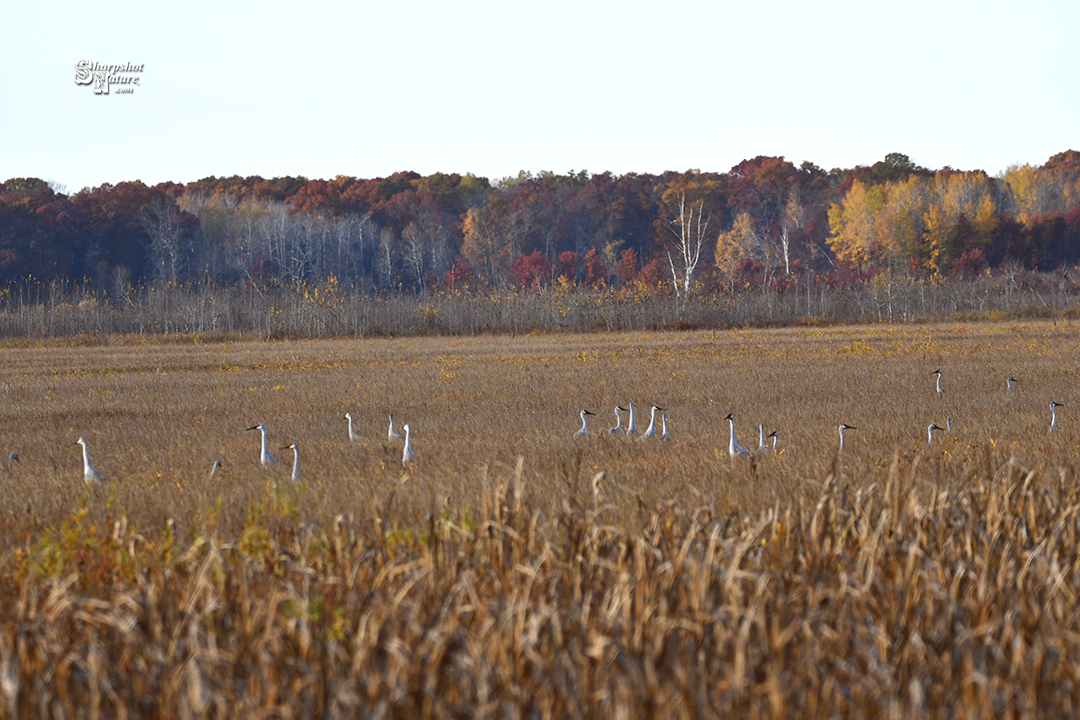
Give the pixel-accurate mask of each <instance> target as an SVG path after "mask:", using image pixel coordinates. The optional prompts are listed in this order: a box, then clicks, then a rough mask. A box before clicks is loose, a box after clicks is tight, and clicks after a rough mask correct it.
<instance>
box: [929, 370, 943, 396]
mask: <svg viewBox="0 0 1080 720" xmlns="http://www.w3.org/2000/svg"><path fill="white" fill-rule="evenodd" d="M930 374H931V375H937V394H938V397H941V396H942V395H943V394H944V393H945V391H944V390H942V389H941V370H935V371H934V372H932V373H930Z"/></svg>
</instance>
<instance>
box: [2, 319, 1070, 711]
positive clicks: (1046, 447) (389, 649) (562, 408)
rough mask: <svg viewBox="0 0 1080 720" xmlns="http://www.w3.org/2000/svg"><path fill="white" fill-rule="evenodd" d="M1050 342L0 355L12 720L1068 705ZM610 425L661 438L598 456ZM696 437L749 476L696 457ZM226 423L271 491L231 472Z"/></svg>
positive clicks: (393, 345)
mask: <svg viewBox="0 0 1080 720" xmlns="http://www.w3.org/2000/svg"><path fill="white" fill-rule="evenodd" d="M1078 344H1080V326H1077V325H1076V324H1071V323H1065V324H1063V323H1058V324H1055V325H1051V324H1038V323H1033V324H1017V323H1010V324H997V325H995V324H986V325H970V326H965V325H947V326H945V325H935V326H919V327H914V328H911V327H907V328H894V327H871V328H842V329H814V330H780V331H765V332H745V331H740V332H725V333H715V334H714V333H679V334H637V333H635V334H626V335H624V334H620V335H589V336H525V337H516V338H510V337H497V338H468V339H456V338H426V339H408V340H396V339H379V340H363V341H323V342H298V343H271V344H259V343H252V344H246V343H238V344H225V345H217V344H215V345H189V346H175V345H173V346H156V345H148V346H132V345H117V346H113V347H100V348H49V349H24V350H8V351H3V356H4V357H3V361H4V364H3V367H4V368H5V369H4V372H3V376H2V382H3V385H2V387H0V394H2V396H3V398H4V403H3V408H2V410H0V441H2V442H3V447H0V449H2V450H3V451H4V452H5V453H7V452H17V453H18V454H19V456H20V458H21V462H19V463H18V464H15V465H12V466H9V467H5V468H4V472H3V473H2V474H0V507H2V508H3V510H2V513H3V533H2V537H0V539H2V543H3V545H2V548H0V549H2V552H3V553H4V554H3V565H2V568H3V570H2V574H0V602H2V608H3V613H4V614H3V617H4V620H3V624H2V628H0V651H2V658H0V659H2V663H0V676H2V677H0V689H2V690H3V692H4V695H5V698H6V699H7V705H6V709H7V712H8V715H10V716H17V715H22V716H29V715H32V714H55V713H57V712H66V713H67V714H68V715H69V716H78V715H79V714H80V713H86V712H90V711H89V710H87V709H88V708H98V709H102V710H103V711H105V712H109V713H110V714H117V715H120V714H123V712H127V713H131V714H134V715H154V716H159V717H173V716H181V717H184V716H187V717H200V716H219V717H220V716H233V715H237V714H254V713H257V712H258V713H263V712H285V711H288V712H291V713H295V714H301V715H310V714H327V715H331V716H353V715H379V714H382V715H386V716H410V717H412V716H416V715H431V716H451V715H461V714H470V715H471V714H492V715H506V716H520V715H522V714H525V715H529V716H532V715H536V716H566V715H569V716H573V715H597V714H601V715H602V714H612V715H621V716H626V717H630V716H655V715H658V714H665V715H671V714H674V715H675V716H719V715H725V714H729V713H731V712H739V713H742V714H748V715H758V716H773V717H777V716H782V715H786V714H789V713H790V712H792V711H793V710H795V709H796V708H798V710H799V711H801V712H803V713H804V714H806V715H808V716H835V715H854V716H896V717H911V716H919V715H924V716H950V717H951V716H956V715H957V714H958V713H959V714H963V713H968V714H969V715H972V716H986V715H1001V714H1006V715H1008V714H1015V715H1030V714H1034V713H1036V712H1040V713H1043V714H1045V712H1047V711H1050V712H1056V713H1068V712H1074V713H1075V712H1077V711H1078V709H1080V701H1078V698H1080V689H1078V688H1080V680H1078V677H1080V627H1078V616H1077V611H1076V609H1075V608H1076V597H1075V592H1076V590H1075V588H1076V587H1077V586H1078V580H1080V574H1078V573H1080V554H1078V552H1077V550H1076V542H1075V541H1076V536H1077V533H1078V531H1080V528H1078V518H1077V510H1078V509H1080V496H1078V493H1077V491H1076V489H1075V487H1074V480H1075V476H1074V464H1075V460H1076V454H1077V438H1078V432H1077V430H1076V429H1077V428H1080V422H1074V421H1073V420H1072V417H1071V415H1072V413H1080V397H1078V396H1080V393H1078V392H1077V385H1076V382H1075V380H1076V376H1075V365H1074V358H1075V357H1076V350H1077V346H1078ZM938 368H940V369H941V370H942V372H943V379H942V384H943V386H944V389H945V393H944V394H943V396H941V397H939V396H938V395H937V394H936V392H935V391H934V377H933V375H932V372H933V371H934V370H936V369H938ZM1010 375H1011V376H1013V377H1015V378H1017V379H1018V380H1019V382H1018V383H1017V384H1016V385H1014V388H1013V390H1012V392H1009V393H1007V392H1006V390H1005V378H1006V377H1007V376H1010ZM630 400H634V401H635V403H636V404H637V407H638V412H639V415H638V418H637V421H638V425H639V427H640V428H641V429H644V426H645V424H646V423H647V420H648V419H647V412H648V408H649V407H650V406H651V405H652V404H654V403H655V404H657V405H661V406H663V407H664V408H666V411H667V413H668V417H669V429H670V431H671V434H672V436H673V439H672V440H671V441H670V442H667V443H663V442H660V441H648V440H644V441H638V440H632V439H629V438H627V437H625V436H618V437H608V436H607V434H606V430H607V428H608V427H609V426H611V425H612V424H613V423H614V414H613V411H612V410H613V408H614V406H615V405H616V404H623V405H624V406H625V405H626V404H627V403H628V402H629V401H630ZM1051 400H1056V401H1057V402H1061V403H1063V404H1064V407H1063V408H1062V409H1061V412H1060V415H1059V423H1060V425H1061V428H1060V431H1059V432H1057V433H1053V434H1048V433H1047V429H1048V427H1049V422H1050V411H1049V408H1048V407H1047V406H1048V404H1049V402H1050V401H1051ZM582 408H588V409H590V410H592V411H593V412H595V413H597V417H595V418H590V420H591V423H590V433H591V435H590V437H587V438H576V437H574V432H575V431H576V430H577V428H578V427H579V425H580V423H579V420H578V412H579V410H580V409H582ZM345 412H350V413H352V415H353V417H354V418H355V419H356V429H357V432H358V433H360V434H361V435H364V436H366V437H367V438H369V439H368V440H367V441H366V442H361V443H350V442H349V441H348V439H347V437H346V429H345V419H344V413H345ZM391 412H393V413H394V415H395V419H396V420H397V422H398V424H399V427H400V425H402V424H404V423H409V424H410V425H411V427H412V430H413V433H414V435H413V446H414V449H415V450H416V453H417V455H418V456H419V458H420V459H419V462H418V463H417V464H416V465H415V466H414V467H413V468H412V469H410V470H408V471H406V470H404V469H403V468H402V465H401V459H400V457H401V446H400V444H399V442H394V441H390V440H388V439H387V438H386V426H387V418H386V416H387V415H388V414H389V413H391ZM729 412H731V413H734V415H735V418H736V428H737V430H738V433H739V440H740V443H741V444H742V445H744V446H746V447H748V448H755V447H756V446H757V424H758V423H763V424H764V425H765V428H766V432H768V431H770V430H773V429H776V430H778V431H779V434H780V447H781V449H782V452H781V453H780V454H778V455H776V456H773V455H771V454H767V455H762V456H759V457H755V458H753V459H752V460H740V461H733V460H731V459H729V458H728V457H727V445H728V428H727V423H726V422H724V420H723V418H724V416H725V415H726V414H727V413H729ZM946 418H951V419H952V430H951V431H950V432H948V433H939V434H937V435H936V436H935V445H934V448H933V449H932V451H931V449H929V448H927V446H926V426H927V425H929V424H930V423H931V422H934V423H937V424H938V425H941V426H945V425H946ZM258 422H262V423H264V424H265V425H266V426H267V428H268V432H269V442H270V447H271V451H272V452H274V453H275V454H276V455H277V456H278V459H279V460H280V461H281V463H282V465H283V466H285V467H286V468H287V466H288V463H289V461H290V460H291V451H283V450H279V449H278V448H281V447H282V446H285V445H287V444H289V443H292V442H295V443H297V445H298V446H299V448H300V454H301V463H302V470H303V475H304V478H305V482H304V483H303V484H302V485H300V486H294V485H293V484H291V483H290V482H289V480H288V475H287V470H280V471H266V470H264V469H263V468H261V467H260V466H259V465H258V447H259V438H258V434H257V433H254V432H246V431H245V428H247V427H249V426H251V425H254V424H255V423H258ZM840 422H847V423H848V424H850V425H853V426H855V427H856V428H857V429H856V430H853V431H851V432H850V433H849V434H848V436H847V441H848V449H847V451H846V452H844V453H843V454H841V455H838V454H837V452H836V448H837V439H838V438H837V431H836V428H837V426H838V425H839V423H840ZM79 436H83V437H85V438H86V439H87V441H88V443H89V448H90V455H91V459H92V460H93V462H94V464H95V465H96V466H97V468H98V469H99V470H100V471H101V472H102V473H103V474H104V475H105V476H106V477H107V478H108V482H107V483H105V484H104V485H103V486H100V487H99V486H95V487H91V488H89V489H87V488H84V486H83V483H82V479H81V476H82V471H81V470H82V468H81V456H80V454H79V452H78V448H77V447H72V443H73V442H74V441H75V439H76V438H77V437H79ZM215 458H222V459H223V460H224V463H225V464H224V471H223V472H222V473H221V474H219V475H218V476H217V477H216V478H214V479H209V478H208V477H207V475H208V473H209V470H210V467H211V464H212V463H213V460H214V459H215Z"/></svg>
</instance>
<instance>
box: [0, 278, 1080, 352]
mask: <svg viewBox="0 0 1080 720" xmlns="http://www.w3.org/2000/svg"><path fill="white" fill-rule="evenodd" d="M1078 297H1080V284H1077V282H1076V280H1074V279H1073V277H1072V275H1070V273H1069V272H1068V271H1067V270H1062V271H1059V272H1052V273H1036V272H1026V271H1023V270H1021V269H1019V268H1014V269H1013V270H1012V271H1010V272H1008V273H1005V272H1002V273H1000V274H998V275H991V274H989V273H984V274H982V275H977V276H975V277H972V278H953V279H946V278H944V277H943V276H940V275H935V276H929V277H919V276H913V275H910V274H908V273H906V272H895V273H894V272H888V271H886V272H881V273H877V274H873V275H855V274H851V273H848V274H843V273H836V274H835V275H833V276H814V277H798V276H791V277H770V278H767V279H762V278H758V279H755V280H750V279H747V280H741V281H739V282H734V281H733V282H730V283H721V284H716V283H715V282H713V283H711V284H706V283H704V282H700V283H698V284H697V285H696V286H695V288H694V289H693V292H692V293H691V294H690V296H689V297H688V298H685V299H678V298H676V297H674V295H673V293H672V292H671V290H670V283H667V282H666V281H660V282H658V283H657V284H655V285H646V284H644V283H641V282H635V283H633V284H632V285H628V286H618V287H609V286H606V285H605V284H604V283H599V284H597V285H595V286H579V285H576V284H574V283H566V282H564V283H558V284H555V285H553V286H546V287H542V288H539V289H529V290H524V291H519V290H509V289H504V290H488V291H480V290H476V291H470V290H463V289H454V290H440V291H436V292H427V293H424V294H422V295H404V294H400V293H390V294H385V295H368V294H366V293H358V292H355V291H353V290H351V289H349V288H345V287H342V286H341V285H339V284H338V283H337V281H336V280H335V279H334V278H333V277H331V278H330V280H328V281H326V282H324V283H322V284H308V283H297V284H294V285H291V286H288V287H275V288H267V289H254V288H247V289H241V288H238V287H232V286H225V285H219V284H216V283H212V282H198V283H189V284H177V283H155V284H151V285H149V286H145V287H137V288H128V289H126V290H124V291H123V292H122V293H121V294H119V295H117V294H115V293H109V292H98V291H95V290H94V289H92V287H90V286H77V285H69V284H60V283H54V284H51V285H43V284H34V283H31V284H30V286H29V287H24V286H21V285H20V286H15V287H10V286H9V287H7V288H2V289H0V338H8V340H7V345H9V346H13V347H25V346H28V345H33V344H41V343H47V342H49V341H50V339H52V338H68V340H62V341H61V342H72V343H77V344H99V343H101V342H103V340H102V338H103V337H104V336H116V335H119V336H142V337H155V338H157V337H165V338H176V339H177V340H174V341H178V342H215V341H222V340H228V339H235V338H249V339H251V338H260V339H268V340H289V339H301V338H333V337H411V336H432V335H481V334H505V333H512V334H521V333H529V332H547V333H557V332H570V333H583V332H590V333H591V332H612V331H614V332H622V331H647V330H662V329H691V328H713V329H722V328H733V327H734V328H739V327H743V328H746V327H786V326H813V325H822V324H836V323H897V324H902V323H912V322H926V321H928V320H932V319H937V320H943V319H963V320H975V319H977V320H992V319H994V320H1003V319H1009V318H1014V319H1015V318H1023V319H1037V318H1055V317H1076V316H1077V314H1078V313H1080V304H1078V303H1077V298H1078Z"/></svg>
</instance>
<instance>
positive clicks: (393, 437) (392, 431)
mask: <svg viewBox="0 0 1080 720" xmlns="http://www.w3.org/2000/svg"><path fill="white" fill-rule="evenodd" d="M386 437H388V438H389V439H391V440H397V439H398V438H400V437H401V433H399V432H398V431H397V430H395V429H394V415H393V414H392V413H391V415H390V429H388V430H387V431H386Z"/></svg>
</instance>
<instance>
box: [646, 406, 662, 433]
mask: <svg viewBox="0 0 1080 720" xmlns="http://www.w3.org/2000/svg"><path fill="white" fill-rule="evenodd" d="M663 409H664V408H662V407H657V406H656V405H653V406H652V415H651V416H650V417H649V427H648V428H646V429H645V433H644V434H643V435H642V436H641V437H643V438H651V437H656V411H657V410H663Z"/></svg>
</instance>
